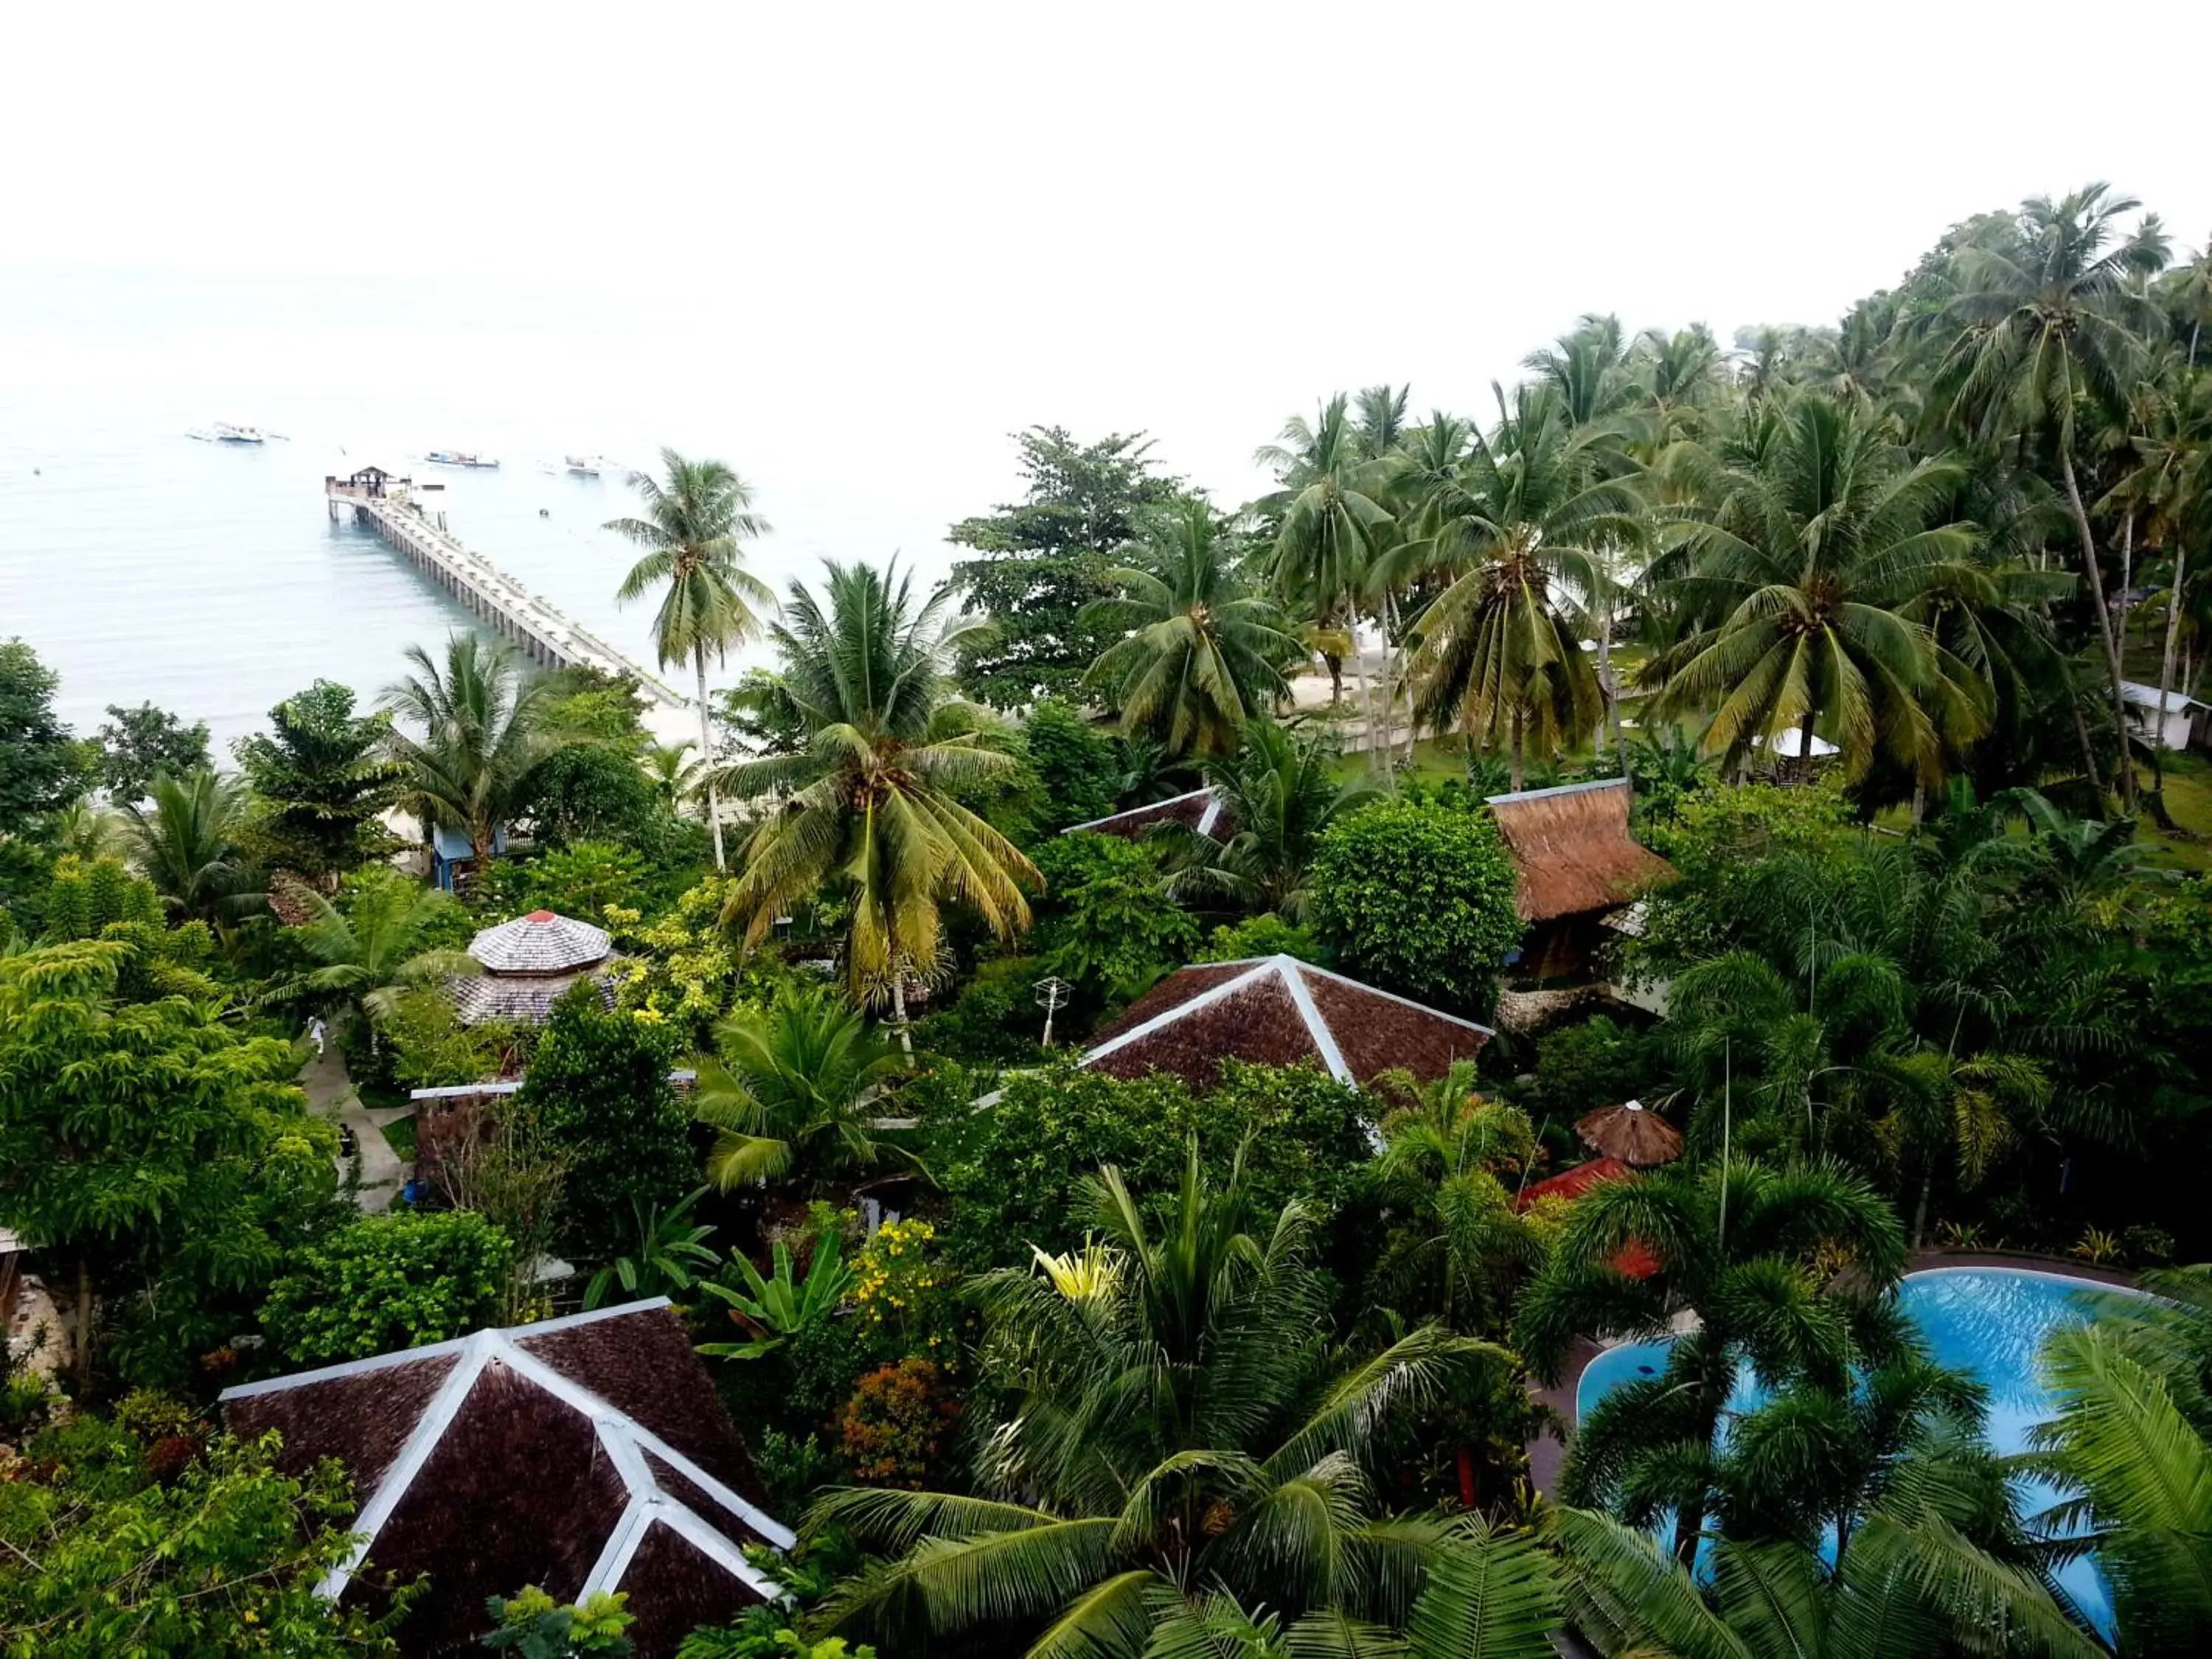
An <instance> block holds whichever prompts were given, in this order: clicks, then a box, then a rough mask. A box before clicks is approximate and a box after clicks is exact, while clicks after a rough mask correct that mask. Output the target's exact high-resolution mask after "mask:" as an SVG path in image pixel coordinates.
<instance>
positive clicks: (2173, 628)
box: [2150, 534, 2189, 789]
mask: <svg viewBox="0 0 2212 1659" xmlns="http://www.w3.org/2000/svg"><path fill="white" fill-rule="evenodd" d="M2188 574H2189V544H2188V542H2187V541H2186V540H2185V539H2184V538H2182V537H2181V536H2179V535H2178V534H2177V535H2176V536H2175V537H2174V538H2173V586H2171V587H2169V588H2168V589H2167V590H2166V647H2165V649H2164V650H2162V651H2161V652H2160V653H2159V659H2158V733H2159V737H2160V738H2164V737H2165V735H2166V698H2167V696H2169V695H2171V693H2172V687H2173V647H2174V643H2175V641H2177V640H2179V638H2180V637H2181V584H2182V581H2183V579H2184V578H2185V577H2186V576H2187V575H2188ZM2150 753H2151V763H2152V764H2153V765H2154V766H2155V767H2156V768H2157V769H2158V783H2159V787H2160V788H2161V789H2163V788H2164V787H2166V759H2165V750H2164V746H2163V744H2161V743H2158V742H2154V743H2153V744H2151V750H2150Z"/></svg>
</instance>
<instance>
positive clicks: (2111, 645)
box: [2058, 436, 2136, 814]
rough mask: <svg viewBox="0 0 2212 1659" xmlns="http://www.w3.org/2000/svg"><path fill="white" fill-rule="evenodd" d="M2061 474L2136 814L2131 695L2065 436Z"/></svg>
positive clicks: (2123, 790)
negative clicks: (2123, 684)
mask: <svg viewBox="0 0 2212 1659" xmlns="http://www.w3.org/2000/svg"><path fill="white" fill-rule="evenodd" d="M2058 474H2059V477H2062V478H2063V479H2064V480H2065V483H2066V504H2067V506H2068V507H2069V509H2071V511H2072V513H2073V515H2074V532H2075V535H2076V536H2078V537H2080V538H2081V573H2082V574H2083V575H2084V576H2086V577H2087V579H2088V583H2089V603H2090V604H2091V605H2093V606H2094V607H2095V609H2096V612H2097V637H2098V638H2099V639H2100V640H2102V641H2104V643H2105V668H2106V673H2107V676H2108V678H2110V680H2111V682H2112V736H2113V737H2114V738H2115V739H2116V740H2117V741H2118V744H2119V746H2120V758H2119V773H2120V809H2121V811H2124V812H2128V813H2130V814H2132V813H2133V812H2134V811H2135V810H2136V763H2135V757H2134V756H2133V755H2131V754H2130V753H2129V752H2128V707H2127V699H2126V698H2124V697H2123V696H2121V695H2120V681H2121V679H2122V678H2123V676H2122V674H2121V671H2120V647H2119V646H2118V644H2117V643H2116V642H2115V641H2114V640H2113V638H2112V612H2111V611H2107V610H2106V608H2105V575H2104V573H2103V572H2102V571H2101V570H2100V569H2098V568H2097V542H2096V538H2095V537H2093V536H2092V535H2091V534H2090V533H2089V510H2088V508H2087V507H2084V506H2082V505H2081V485H2080V484H2078V483H2075V478H2074V457H2073V454H2072V453H2071V451H2070V450H2069V447H2068V445H2067V444H2066V442H2065V441H2064V439H2063V436H2062V438H2061V439H2060V441H2059V445H2058Z"/></svg>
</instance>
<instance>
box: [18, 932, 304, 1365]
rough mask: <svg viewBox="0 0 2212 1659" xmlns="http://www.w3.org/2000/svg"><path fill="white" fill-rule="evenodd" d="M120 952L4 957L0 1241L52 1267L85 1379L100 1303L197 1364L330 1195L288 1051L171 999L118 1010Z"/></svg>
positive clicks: (99, 949) (107, 947)
mask: <svg viewBox="0 0 2212 1659" xmlns="http://www.w3.org/2000/svg"><path fill="white" fill-rule="evenodd" d="M128 953H129V952H128V947H127V946H125V945H122V944H120V943H118V942H116V941H112V940H94V941H82V942H75V943H70V944H65V945H50V946H46V947H44V948H40V949H36V950H32V951H23V952H21V953H18V954H16V955H14V956H0V1226H6V1227H10V1228H13V1229H14V1230H15V1231H17V1232H18V1233H20V1234H21V1235H23V1236H24V1237H28V1238H33V1239H36V1240H38V1241H39V1243H40V1248H41V1249H43V1250H46V1251H49V1252H51V1253H52V1255H51V1258H50V1259H51V1260H52V1261H55V1262H56V1263H57V1264H58V1265H59V1266H60V1267H61V1269H62V1271H61V1273H60V1274H59V1275H58V1279H59V1282H58V1285H57V1286H56V1288H57V1289H58V1290H59V1291H62V1292H63V1293H64V1295H66V1296H67V1297H70V1300H71V1302H72V1303H73V1305H74V1312H75V1315H76V1353H77V1370H78V1376H79V1377H80V1379H81V1380H82V1379H88V1378H89V1377H90V1376H91V1375H92V1364H93V1337H94V1312H95V1307H96V1304H97V1303H98V1301H99V1300H100V1298H101V1297H109V1296H136V1297H141V1298H143V1299H145V1300H146V1301H147V1302H148V1304H149V1305H150V1306H153V1307H155V1308H156V1309H162V1310H167V1311H166V1313H165V1315H164V1317H165V1318H166V1319H167V1321H168V1330H167V1335H168V1338H169V1339H170V1340H172V1341H173V1342H174V1343H176V1344H178V1345H179V1346H182V1345H185V1344H189V1343H193V1342H197V1344H198V1346H197V1347H196V1348H192V1349H191V1350H190V1351H191V1352H207V1351H208V1350H209V1349H210V1348H212V1347H214V1346H216V1344H217V1343H218V1342H219V1341H220V1340H222V1337H223V1336H224V1335H226V1334H228V1330H226V1329H224V1328H222V1326H221V1324H220V1323H219V1322H217V1316H219V1313H220V1306H221V1303H222V1297H225V1296H233V1297H235V1296H241V1295H244V1294H246V1293H249V1292H252V1291H258V1289H259V1287H261V1286H262V1285H265V1284H266V1283H267V1282H268V1280H269V1279H270V1278H271V1277H272V1276H273V1275H274V1274H275V1273H276V1268H277V1266H278V1264H279V1261H280V1260H281V1257H282V1254H283V1249H284V1248H285V1243H286V1240H287V1238H288V1237H289V1235H290V1234H291V1233H292V1232H293V1231H295V1230H296V1229H297V1228H299V1227H300V1226H301V1225H306V1224H307V1223H310V1222H312V1221H313V1219H314V1218H316V1216H317V1214H318V1208H317V1206H319V1204H320V1203H322V1202H324V1201H325V1200H328V1198H329V1197H330V1195H331V1193H332V1192H333V1190H334V1188H335V1187H336V1184H337V1177H336V1176H335V1174H334V1173H333V1170H332V1164H331V1160H332V1159H333V1158H334V1157H335V1154H336V1152H337V1137H336V1133H335V1132H334V1131H333V1130H332V1129H331V1127H330V1126H329V1125H328V1124H326V1123H325V1122H323V1121H321V1120H319V1119H317V1118H314V1117H312V1116H310V1115H309V1114H308V1113H307V1108H306V1105H305V1103H304V1102H303V1101H302V1100H301V1096H300V1092H299V1091H298V1090H297V1089H295V1088H294V1087H293V1086H292V1085H291V1081H290V1079H291V1076H292V1073H293V1072H294V1070H295V1067H296V1064H297V1062H296V1060H295V1057H294V1056H293V1054H292V1052H291V1050H290V1048H289V1047H288V1046H287V1045H286V1044H285V1043H283V1042H279V1041H277V1040H276V1038H274V1037H265V1036H252V1037H249V1036H242V1035H240V1033H239V1031H238V1030H236V1029H234V1027H232V1026H230V1025H228V1024H224V1023H222V1021H220V1020H219V1019H217V1018H215V1017H214V1015H213V1013H212V1012H211V1011H210V1010H209V1009H208V1008H206V1007H205V1006H199V1005H194V1004H191V1003H189V1002H186V1001H184V1000H179V999H163V1000H160V1001H155V1002H147V1003H118V1002H117V1001H116V1000H115V989H116V981H117V975H118V973H119V971H120V969H121V968H122V965H123V963H124V960H125V957H126V956H127V955H128ZM210 1309H214V1310H216V1315H211V1316H210V1317H209V1318H208V1319H205V1320H204V1319H203V1318H202V1315H203V1313H204V1312H206V1311H207V1310H210ZM229 1328H230V1329H234V1328H235V1327H234V1326H232V1327H229Z"/></svg>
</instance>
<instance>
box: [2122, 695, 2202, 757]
mask: <svg viewBox="0 0 2212 1659" xmlns="http://www.w3.org/2000/svg"><path fill="white" fill-rule="evenodd" d="M2120 701H2121V702H2124V704H2126V705H2127V711H2128V730H2129V731H2130V732H2132V733H2133V734H2134V735H2135V736H2136V738H2140V739H2141V740H2142V741H2143V742H2144V743H2149V744H2157V745H2158V746H2159V747H2160V749H2187V748H2189V747H2190V746H2191V744H2200V743H2202V742H2203V741H2204V740H2205V733H2206V731H2207V729H2208V726H2212V722H2208V720H2206V718H2205V717H2206V716H2207V715H2208V714H2212V703H2202V702H2197V699H2196V698H2194V697H2191V696H2184V695H2183V694H2182V693H2181V692H2179V691H2168V692H2166V694H2165V695H2164V696H2163V698H2161V697H2160V693H2159V689H2158V688H2157V687H2156V686H2154V685H2143V684H2139V683H2138V682H2136V681H2135V680H2122V681H2121V682H2120Z"/></svg>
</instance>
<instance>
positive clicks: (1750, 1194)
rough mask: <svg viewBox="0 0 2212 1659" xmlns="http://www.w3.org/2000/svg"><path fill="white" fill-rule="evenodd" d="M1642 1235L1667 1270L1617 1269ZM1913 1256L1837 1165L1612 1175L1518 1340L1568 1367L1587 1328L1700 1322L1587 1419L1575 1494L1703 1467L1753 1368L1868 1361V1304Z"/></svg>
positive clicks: (1524, 1317) (1544, 1368) (1576, 1499)
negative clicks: (1847, 1281)
mask: <svg viewBox="0 0 2212 1659" xmlns="http://www.w3.org/2000/svg"><path fill="white" fill-rule="evenodd" d="M1632 1244H1635V1245H1638V1246H1640V1247H1641V1248H1642V1249H1644V1250H1645V1251H1647V1252H1649V1253H1650V1256H1651V1257H1652V1259H1653V1260H1654V1261H1656V1264H1657V1267H1656V1271H1655V1272H1653V1273H1651V1274H1650V1275H1649V1276H1648V1277H1645V1278H1642V1279H1638V1278H1634V1277H1632V1276H1631V1275H1629V1274H1628V1273H1625V1272H1623V1271H1622V1269H1621V1268H1620V1267H1619V1266H1618V1265H1617V1263H1618V1261H1619V1260H1620V1254H1621V1252H1622V1251H1623V1250H1625V1249H1628V1248H1629V1247H1630V1246H1631V1245H1632ZM1826 1253H1838V1255H1840V1258H1841V1259H1843V1260H1847V1261H1850V1264H1851V1265H1852V1266H1853V1267H1854V1268H1855V1269H1856V1272H1855V1274H1854V1276H1853V1283H1852V1285H1851V1286H1850V1288H1844V1287H1843V1286H1841V1285H1837V1284H1835V1283H1833V1282H1832V1273H1833V1271H1834V1269H1833V1267H1832V1265H1831V1266H1826V1267H1823V1265H1822V1264H1823V1262H1824V1261H1828V1260H1830V1258H1829V1256H1828V1255H1826ZM1904 1260H1905V1235H1904V1231H1903V1229H1902V1228H1900V1227H1899V1225H1898V1219H1897V1213H1896V1212H1895V1211H1894V1210H1893V1209H1892V1208H1891V1207H1890V1206H1889V1202H1888V1200H1887V1199H1884V1198H1882V1197H1881V1196H1880V1195H1879V1194H1876V1193H1875V1191H1874V1190H1873V1188H1870V1187H1869V1186H1868V1185H1867V1184H1866V1182H1864V1181H1863V1180H1862V1179H1860V1177H1858V1176H1856V1175H1853V1174H1850V1173H1849V1172H1847V1171H1845V1170H1843V1169H1841V1168H1840V1167H1838V1166H1835V1165H1832V1164H1808V1165H1805V1166H1802V1167H1800V1168H1796V1169H1792V1170H1779V1171H1778V1170H1768V1169H1765V1168H1763V1167H1761V1166H1759V1165H1758V1164H1744V1163H1735V1164H1729V1165H1728V1166H1727V1167H1726V1168H1723V1167H1721V1166H1719V1165H1717V1164H1716V1165H1713V1166H1711V1167H1710V1168H1707V1169H1696V1170H1693V1169H1686V1168H1684V1167H1682V1166H1680V1165H1674V1166H1672V1167H1670V1168H1668V1169H1665V1170H1657V1171H1655V1172H1653V1173H1650V1174H1648V1175H1645V1176H1643V1177H1641V1178H1640V1179H1638V1180H1635V1181H1616V1182H1601V1183H1600V1184H1599V1185H1598V1186H1597V1187H1595V1188H1592V1189H1591V1190H1590V1191H1589V1193H1588V1194H1585V1195H1584V1196H1583V1197H1582V1198H1581V1199H1579V1200H1577V1201H1576V1204H1575V1206H1574V1210H1573V1213H1572V1215H1571V1218H1570V1219H1569V1221H1568V1223H1567V1228H1566V1231H1565V1234H1564V1235H1563V1236H1562V1237H1560V1239H1559V1243H1558V1244H1557V1246H1556V1247H1555V1248H1554V1249H1553V1253H1552V1255H1551V1257H1550V1259H1549V1260H1548V1261H1547V1262H1546V1263H1545V1265H1544V1267H1543V1268H1542V1270H1541V1272H1539V1273H1537V1275H1536V1277H1535V1278H1534V1279H1533V1280H1532V1281H1531V1282H1530V1284H1529V1285H1528V1290H1527V1291H1526V1293H1525V1294H1524V1295H1523V1296H1522V1298H1521V1302H1520V1305H1519V1308H1518V1310H1517V1311H1516V1315H1515V1319H1514V1344H1515V1346H1516V1347H1517V1348H1518V1349H1519V1350H1520V1351H1521V1352H1522V1353H1523V1354H1525V1355H1526V1356H1527V1357H1528V1362H1529V1364H1530V1365H1531V1367H1532V1368H1534V1370H1536V1371H1537V1372H1538V1373H1539V1374H1540V1375H1542V1376H1557V1375H1558V1374H1559V1368H1560V1365H1561V1364H1562V1363H1563V1362H1564V1360H1565V1357H1566V1353H1567V1349H1568V1346H1569V1344H1570V1343H1571V1342H1572V1340H1574V1337H1575V1335H1576V1334H1577V1333H1578V1332H1581V1331H1585V1330H1603V1331H1608V1332H1613V1333H1617V1334H1620V1335H1623V1336H1650V1335H1657V1334H1661V1333H1663V1332H1665V1331H1667V1330H1668V1329H1669V1328H1670V1327H1671V1326H1672V1323H1673V1322H1674V1316H1676V1315H1677V1314H1679V1313H1682V1312H1684V1311H1688V1312H1692V1313H1694V1314H1695V1315H1696V1316H1698V1321H1699V1322H1698V1324H1697V1325H1696V1327H1695V1328H1693V1329H1692V1330H1691V1331H1689V1332H1688V1333H1687V1334H1683V1335H1680V1336H1678V1337H1677V1338H1676V1339H1675V1340H1674V1345H1673V1346H1672V1347H1671V1348H1670V1349H1669V1350H1668V1359H1667V1369H1666V1370H1665V1372H1664V1373H1663V1374H1662V1376H1659V1377H1656V1378H1651V1379H1648V1380H1644V1381H1639V1382H1637V1383H1630V1384H1627V1385H1626V1386H1625V1387H1623V1388H1620V1389H1616V1390H1614V1392H1613V1393H1612V1394H1610V1395H1607V1397H1606V1398H1605V1400H1604V1401H1602V1402H1601V1404H1600V1406H1599V1407H1598V1408H1597V1409H1596V1410H1595V1412H1593V1413H1590V1414H1589V1418H1588V1419H1585V1421H1584V1423H1583V1427H1582V1431H1581V1437H1579V1438H1578V1443H1582V1442H1583V1441H1589V1442H1592V1443H1595V1446H1596V1447H1598V1448H1601V1449H1602V1450H1601V1453H1600V1454H1598V1455H1593V1456H1591V1457H1589V1458H1587V1459H1584V1458H1581V1457H1579V1456H1578V1457H1577V1460H1576V1461H1575V1462H1573V1463H1572V1464H1571V1466H1570V1468H1569V1470H1568V1473H1567V1475H1566V1479H1565V1484H1564V1485H1563V1486H1562V1493H1563V1495H1564V1496H1565V1498H1566V1499H1567V1501H1568V1502H1570V1503H1587V1502H1589V1501H1590V1500H1591V1499H1592V1498H1607V1497H1613V1498H1620V1500H1621V1501H1623V1502H1624V1503H1626V1504H1629V1505H1630V1506H1631V1507H1634V1506H1636V1505H1637V1504H1640V1503H1644V1502H1646V1501H1648V1500H1647V1499H1645V1498H1644V1497H1643V1494H1644V1492H1647V1491H1649V1490H1650V1489H1651V1488H1652V1487H1653V1486H1656V1483H1658V1482H1661V1481H1664V1480H1668V1475H1669V1471H1670V1470H1672V1469H1674V1468H1677V1467H1678V1466H1679V1465H1680V1463H1681V1462H1685V1461H1688V1462H1692V1464H1694V1465H1697V1466H1699V1467H1702V1466H1703V1464H1704V1463H1705V1462H1706V1461H1707V1460H1709V1459H1710V1456H1711V1447H1712V1446H1713V1444H1714V1443H1715V1440H1716V1438H1717V1435H1718V1432H1719V1430H1720V1425H1721V1414H1722V1412H1723V1409H1724V1408H1725V1407H1726V1405H1727V1402H1728V1398H1729V1392H1730V1390H1731V1389H1734V1388H1735V1377H1736V1369H1737V1367H1738V1366H1739V1365H1740V1364H1746V1363H1748V1364H1751V1365H1752V1366H1753V1368H1754V1369H1755V1370H1757V1372H1758V1373H1759V1376H1760V1377H1761V1378H1763V1379H1765V1381H1766V1382H1768V1383H1770V1384H1773V1383H1788V1382H1792V1381H1796V1380H1807V1381H1812V1382H1815V1383H1825V1384H1829V1385H1832V1386H1840V1385H1841V1383H1842V1381H1843V1379H1844V1378H1845V1377H1846V1376H1848V1375H1849V1372H1850V1365H1851V1364H1852V1362H1853V1361H1854V1360H1855V1359H1857V1358H1859V1357H1860V1353H1861V1349H1860V1346H1859V1343H1858V1341H1857V1336H1858V1335H1859V1334H1861V1333H1863V1330H1864V1328H1865V1317H1866V1316H1865V1314H1864V1312H1863V1310H1864V1309H1866V1308H1867V1307H1869V1305H1870V1304H1874V1303H1876V1302H1878V1301H1879V1300H1880V1299H1881V1298H1882V1297H1885V1296H1886V1295H1887V1292H1888V1291H1890V1290H1891V1289H1892V1288H1893V1286H1894V1285H1896V1282H1897V1279H1898V1275H1899V1270H1900V1269H1901V1267H1902V1266H1903V1264H1904ZM1684 1484H1685V1483H1683V1482H1681V1481H1680V1480H1676V1481H1674V1482H1673V1484H1672V1486H1671V1487H1670V1494H1671V1497H1672V1498H1673V1499H1674V1504H1675V1507H1676V1510H1677V1520H1676V1532H1675V1538H1676V1547H1677V1549H1678V1551H1679V1552H1680V1553H1681V1554H1682V1555H1683V1557H1684V1559H1688V1554H1689V1552H1690V1551H1691V1550H1692V1548H1693V1547H1694V1546H1695V1543H1696V1541H1697V1538H1698V1535H1699V1533H1700V1532H1701V1531H1702V1530H1703V1528H1704V1525H1705V1508H1704V1498H1703V1491H1702V1489H1701V1488H1694V1487H1693V1488H1692V1489H1691V1490H1689V1491H1684V1490H1683V1489H1682V1488H1683V1486H1684Z"/></svg>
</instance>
